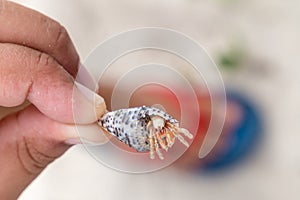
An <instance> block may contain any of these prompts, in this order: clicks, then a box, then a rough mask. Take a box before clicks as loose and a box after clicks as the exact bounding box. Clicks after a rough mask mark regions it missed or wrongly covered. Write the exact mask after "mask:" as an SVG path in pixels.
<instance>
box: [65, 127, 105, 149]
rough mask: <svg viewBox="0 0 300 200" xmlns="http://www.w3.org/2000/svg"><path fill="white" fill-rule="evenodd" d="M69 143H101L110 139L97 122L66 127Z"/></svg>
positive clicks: (66, 141) (67, 141)
mask: <svg viewBox="0 0 300 200" xmlns="http://www.w3.org/2000/svg"><path fill="white" fill-rule="evenodd" d="M65 136H66V139H65V140H64V143H65V144H67V145H76V144H92V145H101V144H105V143H106V142H108V141H109V138H108V137H107V136H106V135H105V133H104V131H103V130H102V129H101V128H100V127H99V125H97V124H95V123H94V124H90V125H76V126H75V127H74V126H69V127H68V128H66V129H65Z"/></svg>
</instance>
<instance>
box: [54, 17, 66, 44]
mask: <svg viewBox="0 0 300 200" xmlns="http://www.w3.org/2000/svg"><path fill="white" fill-rule="evenodd" d="M53 26H54V27H55V28H54V34H53V47H54V48H60V47H63V46H65V45H67V41H68V37H69V35H68V32H67V30H66V28H65V27H64V26H62V25H60V24H59V23H57V22H54V25H53Z"/></svg>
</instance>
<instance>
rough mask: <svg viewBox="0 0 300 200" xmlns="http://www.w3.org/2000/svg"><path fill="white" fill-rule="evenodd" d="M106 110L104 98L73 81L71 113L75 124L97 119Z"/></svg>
mask: <svg viewBox="0 0 300 200" xmlns="http://www.w3.org/2000/svg"><path fill="white" fill-rule="evenodd" d="M105 110H106V105H105V102H104V99H103V98H102V97H101V96H99V95H98V94H97V93H95V92H94V91H92V90H90V89H89V88H87V87H85V86H84V85H82V84H80V83H78V82H76V81H75V84H74V90H73V113H74V120H75V123H76V124H89V123H93V122H95V121H97V120H98V119H99V118H100V117H101V116H102V115H103V114H104V113H105Z"/></svg>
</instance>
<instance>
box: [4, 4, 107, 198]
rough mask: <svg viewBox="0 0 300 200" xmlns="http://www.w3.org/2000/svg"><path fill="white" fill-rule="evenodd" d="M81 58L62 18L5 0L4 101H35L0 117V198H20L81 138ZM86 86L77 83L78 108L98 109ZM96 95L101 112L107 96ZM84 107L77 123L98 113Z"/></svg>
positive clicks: (88, 120)
mask: <svg viewBox="0 0 300 200" xmlns="http://www.w3.org/2000/svg"><path fill="white" fill-rule="evenodd" d="M78 63H79V57H78V54H77V52H76V50H75V48H74V45H73V44H72V42H71V40H70V37H69V35H68V33H67V32H66V30H65V29H64V28H63V27H62V26H61V25H60V24H59V23H57V22H55V21H54V20H52V19H50V18H48V17H46V16H44V15H42V14H40V13H38V12H36V11H33V10H31V9H28V8H25V7H23V6H20V5H18V4H15V3H12V2H8V1H2V0H0V106H4V107H13V106H18V105H21V104H23V103H24V101H25V100H26V99H27V100H28V101H30V102H31V105H29V106H28V107H27V108H25V109H24V110H22V111H19V112H17V113H14V114H11V115H9V116H7V117H5V118H3V119H2V120H1V121H0V154H1V156H0V185H1V187H0V199H16V198H17V197H18V196H19V195H20V193H21V192H22V191H23V190H24V188H25V187H26V186H27V185H28V184H29V183H30V182H31V181H32V180H33V179H34V178H35V177H37V175H38V174H39V173H40V172H41V171H42V170H43V169H44V168H45V167H46V166H47V165H48V164H49V163H51V162H52V161H53V160H54V159H56V158H57V157H59V156H61V155H62V154H63V153H64V152H65V151H66V150H67V149H68V148H69V147H70V146H71V145H72V144H74V143H77V142H78V136H77V133H76V131H75V129H74V125H72V124H73V123H74V119H73V111H72V95H73V86H74V77H75V76H76V73H77V69H78ZM82 90H84V88H82V87H79V88H78V87H75V90H74V93H75V95H76V96H77V97H78V98H77V99H76V101H75V104H76V105H75V106H74V109H77V110H76V111H77V112H81V111H80V109H81V108H84V109H85V110H86V109H87V110H89V109H90V110H93V111H94V110H95V108H94V106H93V105H94V104H93V103H91V102H90V101H89V100H88V98H86V96H87V94H89V95H90V94H93V93H89V92H83V93H82ZM93 95H94V94H93ZM93 97H94V96H93ZM90 99H91V98H90ZM96 101H97V103H98V104H97V109H96V110H97V114H98V115H102V114H103V113H104V111H105V104H104V101H103V99H102V98H101V97H100V96H97V95H96ZM82 113H83V114H82V115H80V116H79V118H78V119H76V122H77V123H80V124H89V123H93V122H95V121H96V119H97V116H94V115H91V114H89V113H94V112H82ZM84 113H87V114H84Z"/></svg>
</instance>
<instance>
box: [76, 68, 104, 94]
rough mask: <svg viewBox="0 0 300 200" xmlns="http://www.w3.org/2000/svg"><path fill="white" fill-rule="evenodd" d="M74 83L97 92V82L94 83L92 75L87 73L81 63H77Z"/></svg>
mask: <svg viewBox="0 0 300 200" xmlns="http://www.w3.org/2000/svg"><path fill="white" fill-rule="evenodd" d="M76 82H78V83H80V84H82V85H84V86H85V87H87V88H89V89H90V90H93V91H98V89H99V86H98V83H97V81H95V79H94V77H93V76H92V74H91V73H90V72H89V71H88V69H87V68H86V67H85V66H84V65H83V64H82V63H79V66H78V73H77V76H76Z"/></svg>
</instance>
